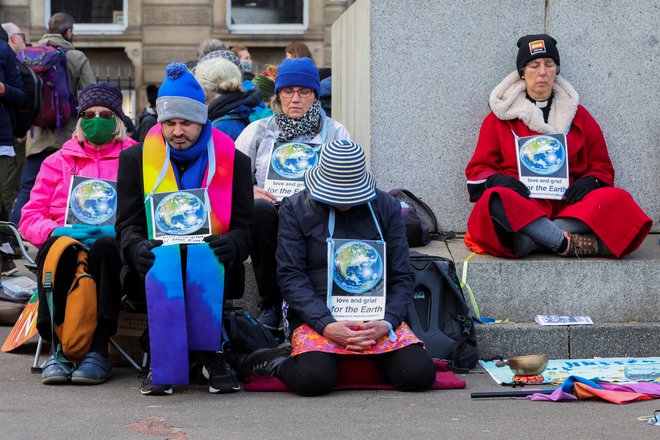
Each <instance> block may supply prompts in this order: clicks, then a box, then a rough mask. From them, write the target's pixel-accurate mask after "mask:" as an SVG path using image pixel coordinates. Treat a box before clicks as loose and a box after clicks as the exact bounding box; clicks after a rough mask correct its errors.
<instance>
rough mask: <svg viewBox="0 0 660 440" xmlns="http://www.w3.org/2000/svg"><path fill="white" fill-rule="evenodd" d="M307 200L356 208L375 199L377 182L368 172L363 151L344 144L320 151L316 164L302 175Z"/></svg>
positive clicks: (359, 147) (326, 146)
mask: <svg viewBox="0 0 660 440" xmlns="http://www.w3.org/2000/svg"><path fill="white" fill-rule="evenodd" d="M305 186H306V187H307V191H308V192H309V197H310V198H312V199H314V200H316V201H319V202H321V203H325V204H328V205H333V206H356V205H362V204H364V203H367V202H370V201H371V200H374V199H375V198H376V181H375V180H374V176H373V174H371V173H370V172H369V171H367V160H366V157H365V155H364V151H363V150H362V147H361V146H360V145H358V144H356V143H354V142H351V141H347V140H339V141H333V142H330V143H329V144H325V145H324V146H323V148H321V157H320V159H319V164H318V165H316V166H313V167H312V168H310V169H309V170H307V172H306V173H305Z"/></svg>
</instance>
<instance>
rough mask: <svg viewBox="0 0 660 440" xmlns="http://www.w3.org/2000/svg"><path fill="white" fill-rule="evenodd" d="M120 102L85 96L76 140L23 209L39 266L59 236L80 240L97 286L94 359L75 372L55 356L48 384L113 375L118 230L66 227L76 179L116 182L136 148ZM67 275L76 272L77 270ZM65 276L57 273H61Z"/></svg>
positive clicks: (46, 165)
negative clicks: (126, 154)
mask: <svg viewBox="0 0 660 440" xmlns="http://www.w3.org/2000/svg"><path fill="white" fill-rule="evenodd" d="M121 102H122V94H121V91H120V90H119V89H118V88H117V87H116V86H115V85H113V84H108V83H98V84H91V85H89V86H87V87H85V88H84V89H83V90H82V92H81V93H80V102H79V108H78V118H75V119H74V120H75V122H76V129H75V130H74V132H73V135H72V136H71V139H69V140H68V141H66V142H65V143H64V145H63V146H62V148H61V149H59V150H58V151H56V152H55V153H53V154H51V155H50V156H48V157H47V158H46V159H45V160H44V162H43V164H42V165H41V170H40V171H39V174H38V175H37V178H36V181H35V184H34V188H33V189H32V192H31V193H30V200H29V201H28V202H27V203H26V204H25V206H24V207H23V215H22V216H21V223H20V225H19V228H20V231H21V234H23V236H24V237H25V238H26V239H27V240H28V241H29V242H30V243H32V244H33V245H35V246H36V247H38V248H40V250H39V253H38V254H37V263H38V264H39V262H42V261H44V259H45V258H46V255H47V253H48V250H49V249H50V246H51V245H52V243H53V242H54V241H55V240H56V239H57V238H58V237H59V236H63V235H66V236H69V237H72V238H75V239H76V240H78V241H80V242H81V243H82V244H83V245H85V246H86V247H88V248H89V260H88V263H89V266H88V271H89V273H90V274H91V275H92V277H93V278H94V280H95V281H96V289H97V297H98V320H97V326H96V331H95V333H94V339H93V340H92V346H91V348H90V351H89V353H87V354H86V355H85V357H84V358H83V359H82V361H81V362H80V364H79V365H78V366H77V367H76V368H75V369H74V370H73V371H72V372H71V371H67V369H66V368H64V367H63V366H62V365H60V363H59V362H58V361H57V360H56V359H55V357H54V356H53V355H51V356H50V357H49V358H48V360H47V361H46V364H45V365H44V368H43V372H42V374H41V380H42V382H43V383H44V384H61V383H66V382H69V381H71V382H73V383H77V384H88V385H93V384H100V383H103V382H105V381H106V380H107V379H108V378H109V377H110V375H111V372H112V363H111V362H110V357H109V354H108V343H109V342H110V338H111V337H112V335H114V334H115V333H116V331H117V321H118V319H119V306H120V302H121V297H122V291H123V289H122V284H121V282H120V277H119V273H120V270H121V267H122V263H121V259H120V257H119V246H118V243H117V241H116V240H115V231H114V226H113V225H107V226H100V227H97V226H90V225H82V224H77V225H73V226H65V224H64V221H65V217H66V212H67V199H68V196H69V188H70V185H71V180H72V178H73V176H82V177H91V178H100V179H104V180H111V181H116V180H117V167H118V165H119V153H121V152H122V151H123V150H124V149H125V148H128V147H130V146H131V145H134V144H135V143H136V142H135V141H134V140H133V139H131V138H130V137H128V136H127V135H126V127H125V126H124V123H123V112H122V107H121ZM67 269H68V270H70V271H71V273H72V274H73V272H75V267H71V268H67ZM61 270H62V269H61V268H60V267H58V273H60V271H61ZM39 306H40V307H39V314H40V315H41V314H45V315H47V314H48V308H47V306H46V304H43V306H42V304H40V305H39Z"/></svg>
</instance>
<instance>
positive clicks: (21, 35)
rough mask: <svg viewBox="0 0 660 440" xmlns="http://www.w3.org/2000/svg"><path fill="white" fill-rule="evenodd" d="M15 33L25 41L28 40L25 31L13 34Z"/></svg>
mask: <svg viewBox="0 0 660 440" xmlns="http://www.w3.org/2000/svg"><path fill="white" fill-rule="evenodd" d="M13 35H18V36H19V37H21V39H22V40H23V42H24V43H25V41H26V40H25V34H24V33H23V32H16V33H15V34H12V36H13Z"/></svg>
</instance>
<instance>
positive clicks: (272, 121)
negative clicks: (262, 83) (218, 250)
mask: <svg viewBox="0 0 660 440" xmlns="http://www.w3.org/2000/svg"><path fill="white" fill-rule="evenodd" d="M277 71H278V74H277V78H275V94H274V95H273V97H272V98H271V108H272V110H273V113H274V115H273V116H271V117H269V118H266V119H260V120H259V121H256V122H253V123H252V124H250V125H248V126H247V127H246V128H245V130H243V133H241V135H240V136H239V137H238V139H236V148H237V149H238V150H239V151H241V152H243V153H245V154H247V156H248V157H249V158H250V160H251V162H252V174H253V176H254V178H255V180H254V182H253V183H254V200H255V203H254V210H255V215H254V218H255V222H254V227H253V228H252V251H251V253H250V255H251V257H252V264H253V268H254V273H255V276H256V280H257V287H258V289H259V295H260V296H261V298H262V300H261V304H260V308H261V316H260V318H259V320H260V321H261V323H262V324H263V325H264V326H265V327H267V328H269V329H271V330H279V329H281V328H282V323H281V320H282V319H281V318H282V295H281V293H280V289H279V287H278V285H277V263H276V261H275V250H276V248H277V225H278V223H279V216H278V207H279V203H278V200H277V198H276V197H275V196H274V195H273V194H271V193H270V192H268V191H267V190H266V189H264V186H265V182H266V176H267V174H268V169H269V163H270V156H271V153H272V151H273V149H274V148H276V147H277V146H279V145H283V144H285V143H304V144H307V145H309V146H311V147H312V148H315V149H316V150H315V151H317V150H318V149H320V148H321V145H322V144H325V143H327V142H331V141H333V140H338V139H348V140H350V135H349V133H348V131H347V130H346V128H345V127H344V126H343V125H341V124H340V123H339V122H337V121H335V120H334V119H331V118H328V117H327V116H326V115H325V112H324V111H323V109H322V108H321V103H320V101H319V96H320V87H321V86H320V81H319V75H318V69H317V68H316V67H315V66H314V64H313V63H312V60H311V59H309V58H294V59H285V60H283V61H282V64H281V65H280V66H279V67H278V68H277Z"/></svg>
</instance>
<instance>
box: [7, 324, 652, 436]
mask: <svg viewBox="0 0 660 440" xmlns="http://www.w3.org/2000/svg"><path fill="white" fill-rule="evenodd" d="M9 330H10V328H9V327H0V340H2V341H4V339H5V338H6V336H7V334H8V333H9ZM35 347H36V344H35V343H34V342H31V343H28V344H26V345H25V346H23V347H21V348H20V349H19V352H18V353H0V372H2V373H1V375H0V438H2V439H4V440H13V439H21V440H22V439H53V440H58V439H89V438H94V439H97V440H103V439H117V440H119V439H158V438H160V439H163V438H168V439H173V440H174V439H177V440H186V439H189V440H193V439H195V440H197V439H219V438H228V439H262V438H263V439H279V438H281V439H347V438H359V439H361V440H367V439H378V440H383V439H397V438H398V439H404V438H405V439H430V438H433V439H470V438H483V437H489V438H503V439H504V438H506V439H630V438H635V439H657V438H660V437H659V436H660V427H655V426H651V425H648V424H647V423H645V422H641V421H638V420H637V417H639V416H644V415H651V414H652V413H653V411H654V410H656V409H660V401H646V402H636V403H631V404H628V405H620V406H619V405H613V404H609V403H603V402H598V401H586V402H573V403H550V402H530V401H526V400H525V401H516V400H511V399H509V398H498V399H471V398H470V393H471V392H475V391H503V390H507V389H509V388H507V387H503V386H500V385H497V384H496V383H495V382H494V381H493V380H492V379H491V378H490V376H489V375H488V374H487V373H485V372H483V371H482V370H480V369H477V370H475V371H474V373H472V374H467V375H461V376H460V377H461V378H462V379H463V380H465V381H466V382H467V383H468V387H467V389H465V390H442V391H429V392H425V393H417V394H413V393H400V392H394V391H338V392H335V393H332V394H330V395H328V396H324V397H318V398H303V397H298V396H296V395H294V394H292V393H254V392H243V391H242V392H240V393H237V394H231V395H212V394H209V393H208V391H207V390H206V387H202V386H191V387H183V388H178V389H176V391H175V394H174V395H172V396H165V397H147V396H142V395H141V394H140V392H139V386H140V384H141V379H139V378H138V377H137V373H136V372H135V370H133V369H130V368H128V367H121V368H115V370H114V375H113V377H112V378H111V379H110V381H109V382H107V383H106V384H103V385H98V386H75V385H64V386H46V385H42V384H41V380H40V375H38V374H32V373H31V372H30V365H31V362H32V355H33V353H34V349H35ZM43 359H45V356H43V357H42V360H43Z"/></svg>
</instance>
